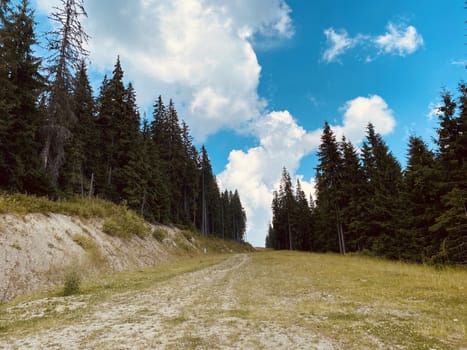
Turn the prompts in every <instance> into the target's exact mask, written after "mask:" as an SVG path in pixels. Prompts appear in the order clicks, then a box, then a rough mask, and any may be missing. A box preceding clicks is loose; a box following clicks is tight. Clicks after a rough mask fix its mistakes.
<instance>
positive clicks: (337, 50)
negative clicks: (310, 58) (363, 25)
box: [322, 28, 358, 63]
mask: <svg viewBox="0 0 467 350" xmlns="http://www.w3.org/2000/svg"><path fill="white" fill-rule="evenodd" d="M324 35H325V36H326V41H327V48H326V50H325V51H324V53H323V56H322V58H323V60H324V61H325V62H328V63H329V62H335V61H338V58H339V56H341V55H343V54H344V53H345V52H346V51H347V50H349V49H351V48H352V47H354V46H355V45H356V44H357V43H358V40H357V39H355V38H350V37H349V35H348V33H347V31H345V30H340V31H339V32H336V31H335V30H334V28H328V29H326V30H324Z"/></svg>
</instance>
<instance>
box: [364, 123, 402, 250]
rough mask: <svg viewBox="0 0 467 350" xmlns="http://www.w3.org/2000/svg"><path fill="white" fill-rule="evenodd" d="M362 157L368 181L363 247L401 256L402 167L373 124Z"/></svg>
mask: <svg viewBox="0 0 467 350" xmlns="http://www.w3.org/2000/svg"><path fill="white" fill-rule="evenodd" d="M362 157H363V173H364V176H365V180H366V184H365V186H364V188H363V191H364V192H363V194H362V209H363V210H362V211H361V213H360V216H359V218H358V220H356V229H358V230H360V233H361V238H362V241H361V246H362V248H363V249H368V250H370V251H373V252H374V253H376V254H379V255H384V256H387V257H390V258H399V257H400V255H401V247H400V246H399V244H398V242H397V236H396V232H397V228H398V220H399V219H400V217H401V215H400V210H401V203H400V191H401V188H402V173H401V167H400V164H399V163H398V162H397V160H396V158H395V157H394V156H393V155H392V154H391V153H390V151H389V149H388V147H387V145H386V143H385V142H384V141H383V139H382V138H381V135H379V134H378V133H376V131H375V129H374V126H373V125H372V124H371V123H370V124H368V127H367V136H366V140H365V142H364V144H363V147H362Z"/></svg>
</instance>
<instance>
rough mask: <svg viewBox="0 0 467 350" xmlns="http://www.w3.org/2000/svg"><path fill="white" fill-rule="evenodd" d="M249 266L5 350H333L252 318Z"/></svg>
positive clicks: (237, 264)
mask: <svg viewBox="0 0 467 350" xmlns="http://www.w3.org/2000/svg"><path fill="white" fill-rule="evenodd" d="M250 265H251V258H250V257H249V256H248V255H246V254H243V255H235V256H232V257H230V258H228V259H226V260H224V261H223V262H222V263H220V264H218V265H215V266H211V267H208V268H204V269H202V270H198V271H195V272H191V273H185V274H182V275H179V276H177V277H174V278H172V279H170V280H168V281H165V282H163V283H160V284H157V285H154V286H153V287H151V288H150V289H148V290H144V291H143V292H141V291H138V292H127V293H120V294H114V295H112V296H111V298H110V299H108V300H106V301H105V302H102V303H100V304H98V305H96V306H95V307H94V308H93V311H92V312H90V313H89V314H88V315H87V316H86V317H85V318H83V319H82V320H81V321H80V322H79V323H75V324H72V325H66V326H62V327H55V328H54V329H49V330H47V331H45V330H42V331H39V332H38V333H36V334H32V335H31V334H28V335H25V336H24V337H23V338H9V339H8V338H7V339H1V338H0V349H99V350H104V349H332V348H333V346H332V344H331V342H330V341H328V340H325V339H322V338H320V337H318V336H316V335H314V334H310V332H309V330H306V329H303V328H301V327H300V326H299V325H292V326H290V325H289V326H284V325H283V324H281V323H280V322H275V320H274V319H271V318H268V317H264V318H261V317H249V314H248V307H247V306H245V305H244V304H242V298H239V297H238V295H239V294H241V293H240V291H241V289H242V288H243V289H244V288H245V287H246V286H245V283H246V281H247V280H246V279H247V278H248V276H249V274H250V273H251V271H250V269H249V268H250ZM243 292H245V291H243ZM68 300H69V301H68V304H67V305H64V306H63V308H64V310H66V309H67V308H68V309H70V308H80V307H86V300H85V299H82V298H81V299H79V301H73V299H72V298H71V299H68ZM258 303H260V304H261V306H260V307H262V308H264V314H267V312H268V310H267V308H268V307H271V308H275V309H277V308H284V309H285V310H284V311H286V309H287V308H288V305H287V304H284V303H280V300H269V301H268V302H267V303H264V302H262V303H261V301H258ZM271 303H273V304H271ZM26 309H27V307H25V311H26Z"/></svg>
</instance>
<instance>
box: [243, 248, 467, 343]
mask: <svg viewBox="0 0 467 350" xmlns="http://www.w3.org/2000/svg"><path fill="white" fill-rule="evenodd" d="M245 276H248V277H244V281H243V283H242V284H241V285H239V286H238V287H239V288H238V293H239V295H240V296H241V298H242V301H241V303H240V304H242V305H244V308H245V311H246V312H247V313H248V315H249V317H253V318H258V319H262V318H268V319H274V320H280V322H283V323H284V324H285V325H287V326H292V325H297V324H299V325H301V326H303V327H304V328H306V329H309V331H310V332H313V333H318V334H322V335H324V336H326V337H327V338H329V339H334V340H338V341H339V343H340V344H341V346H342V348H344V349H351V348H352V349H353V348H377V347H379V346H381V348H388V347H391V348H396V347H397V346H401V348H406V349H459V348H462V347H465V348H467V333H466V332H467V329H466V328H467V271H466V270H459V269H451V268H446V269H442V270H437V269H434V268H432V267H426V266H419V265H410V264H405V263H398V262H390V261H385V260H379V259H375V258H369V257H368V258H367V257H359V256H346V257H342V256H337V255H319V254H305V253H290V252H267V253H262V254H257V255H254V256H253V264H252V265H251V266H250V268H249V271H248V272H247V273H245ZM246 286H248V287H246ZM281 303H283V304H284V305H287V307H280V306H278V307H274V306H273V305H280V304H281ZM271 306H273V307H271Z"/></svg>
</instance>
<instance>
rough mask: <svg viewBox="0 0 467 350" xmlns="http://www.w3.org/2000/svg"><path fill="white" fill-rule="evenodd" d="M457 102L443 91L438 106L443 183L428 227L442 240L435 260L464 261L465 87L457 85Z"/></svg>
mask: <svg viewBox="0 0 467 350" xmlns="http://www.w3.org/2000/svg"><path fill="white" fill-rule="evenodd" d="M459 93H460V96H459V100H458V102H456V101H455V99H454V98H453V97H452V95H451V94H449V93H444V94H443V101H444V104H443V106H442V107H441V108H440V127H439V129H438V130H437V131H438V140H437V144H438V147H439V150H438V157H437V167H438V170H439V172H440V174H441V178H442V182H441V186H439V194H440V197H441V200H442V204H443V206H442V209H441V213H440V215H439V216H438V217H437V218H436V224H435V225H433V226H432V227H431V231H432V232H433V234H434V235H435V237H436V238H437V239H438V240H439V241H441V244H440V248H439V253H438V254H437V255H436V256H435V257H434V259H435V260H438V261H448V262H452V263H461V264H467V253H465V252H466V251H467V249H466V247H467V210H466V207H467V204H466V203H467V155H466V154H467V136H466V135H467V87H466V85H465V84H464V83H461V84H459Z"/></svg>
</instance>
